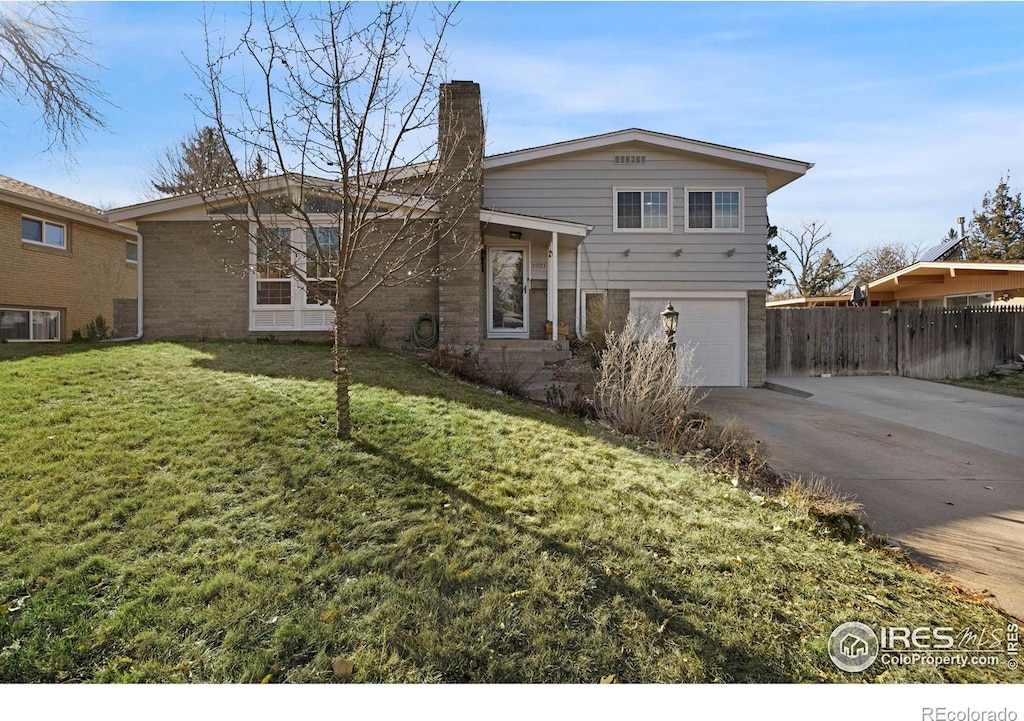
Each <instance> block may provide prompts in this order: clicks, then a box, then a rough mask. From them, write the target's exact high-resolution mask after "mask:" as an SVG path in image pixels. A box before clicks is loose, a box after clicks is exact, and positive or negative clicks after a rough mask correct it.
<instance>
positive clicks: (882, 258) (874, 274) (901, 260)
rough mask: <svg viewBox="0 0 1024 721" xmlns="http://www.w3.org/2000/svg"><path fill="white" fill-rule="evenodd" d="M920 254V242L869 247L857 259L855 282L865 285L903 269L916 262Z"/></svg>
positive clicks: (855, 283)
mask: <svg viewBox="0 0 1024 721" xmlns="http://www.w3.org/2000/svg"><path fill="white" fill-rule="evenodd" d="M920 255H921V246H920V244H918V245H916V246H909V245H906V244H905V243H883V244H881V245H876V246H874V247H872V248H868V249H867V250H866V251H864V253H862V254H861V255H860V260H858V261H857V266H856V269H855V271H854V274H853V284H854V285H865V284H867V283H869V282H871V281H872V280H876V279H878V278H882V277H883V276H886V275H889V274H890V273H895V272H896V271H897V270H902V269H903V268H906V267H907V266H908V265H913V264H914V263H916V262H917V259H918V257H920Z"/></svg>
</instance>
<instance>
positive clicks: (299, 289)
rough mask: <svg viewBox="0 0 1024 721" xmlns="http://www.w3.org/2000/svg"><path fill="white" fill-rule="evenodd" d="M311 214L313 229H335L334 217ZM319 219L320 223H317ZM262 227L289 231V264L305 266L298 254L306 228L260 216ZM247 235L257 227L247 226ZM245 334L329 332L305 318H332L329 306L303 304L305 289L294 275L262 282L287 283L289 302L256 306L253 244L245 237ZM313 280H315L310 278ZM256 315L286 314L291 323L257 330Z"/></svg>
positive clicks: (291, 220) (291, 221)
mask: <svg viewBox="0 0 1024 721" xmlns="http://www.w3.org/2000/svg"><path fill="white" fill-rule="evenodd" d="M320 216H321V214H314V215H311V216H310V219H311V220H312V221H313V225H314V226H321V225H323V226H325V227H326V226H337V218H336V217H334V216H331V215H323V216H322V217H320ZM320 220H322V221H323V222H318V221H320ZM262 224H263V226H265V227H267V228H287V229H288V230H289V232H290V236H289V238H290V239H289V243H290V245H291V247H292V263H293V264H294V265H295V267H296V268H298V269H300V270H301V269H302V268H304V267H305V255H304V254H303V252H302V250H301V249H302V248H305V247H306V234H305V233H306V228H305V226H304V225H302V224H300V223H296V221H295V219H294V218H288V217H287V216H264V217H263V218H262ZM249 230H250V233H253V234H254V233H256V232H257V228H256V224H255V223H250V229H249ZM248 256H249V273H248V275H249V331H250V332H265V331H268V330H269V331H271V332H274V331H286V332H290V331H316V332H323V331H327V330H330V327H329V326H327V325H317V324H316V323H317V321H315V320H314V321H313V322H314V325H308V324H307V323H308V322H309V321H308V318H307V315H308V314H309V313H315V316H314V317H316V318H319V317H321V316H322V314H323V313H324V312H327V313H329V314H330V316H331V317H333V315H334V312H333V310H332V309H331V307H330V306H329V305H323V304H321V303H312V304H310V303H307V302H306V287H305V284H304V283H303V282H302V281H301V280H300V279H298V278H296V277H295V276H294V275H292V274H289V275H288V276H287V278H280V279H269V278H268V279H262V280H265V281H268V282H279V283H285V282H287V283H288V287H289V290H290V293H289V298H290V301H289V302H288V303H287V304H273V305H271V304H258V303H257V302H256V298H257V284H258V283H259V282H260V281H261V279H260V278H259V277H258V275H257V272H256V268H257V244H256V242H255V241H254V240H253V236H252V235H250V238H249V253H248ZM312 280H316V279H312ZM257 313H271V314H274V313H276V314H280V313H286V314H291V322H290V323H286V324H283V325H276V326H275V327H274V328H273V329H270V328H267V327H261V326H258V325H257V321H256V318H257V315H256V314H257Z"/></svg>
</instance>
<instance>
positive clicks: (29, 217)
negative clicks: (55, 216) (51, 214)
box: [21, 214, 68, 250]
mask: <svg viewBox="0 0 1024 721" xmlns="http://www.w3.org/2000/svg"><path fill="white" fill-rule="evenodd" d="M21 219H22V220H34V221H35V222H37V223H40V224H41V225H42V238H43V241H42V242H40V241H38V240H30V239H28V238H22V239H21V242H22V243H27V244H28V245H36V246H40V247H42V248H52V249H53V250H67V249H68V226H67V224H66V223H57V222H54V221H52V220H47V219H46V218H37V217H36V216H34V215H24V214H22V216H21ZM48 225H52V226H54V227H57V228H60V229H61V235H62V236H63V240H64V242H63V243H62V244H61V245H51V244H50V243H47V242H46V226H48Z"/></svg>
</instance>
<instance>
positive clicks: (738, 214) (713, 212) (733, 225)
mask: <svg viewBox="0 0 1024 721" xmlns="http://www.w3.org/2000/svg"><path fill="white" fill-rule="evenodd" d="M742 200H743V193H742V191H740V190H739V189H729V190H703V189H699V190H687V191H686V229H687V230H698V231H699V230H742V229H743V203H742Z"/></svg>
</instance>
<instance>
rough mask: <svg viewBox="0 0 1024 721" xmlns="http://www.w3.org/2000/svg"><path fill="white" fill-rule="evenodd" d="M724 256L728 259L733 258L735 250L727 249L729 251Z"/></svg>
mask: <svg viewBox="0 0 1024 721" xmlns="http://www.w3.org/2000/svg"><path fill="white" fill-rule="evenodd" d="M725 255H726V257H728V258H731V257H733V256H734V255H736V249H735V248H729V250H727V251H725Z"/></svg>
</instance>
